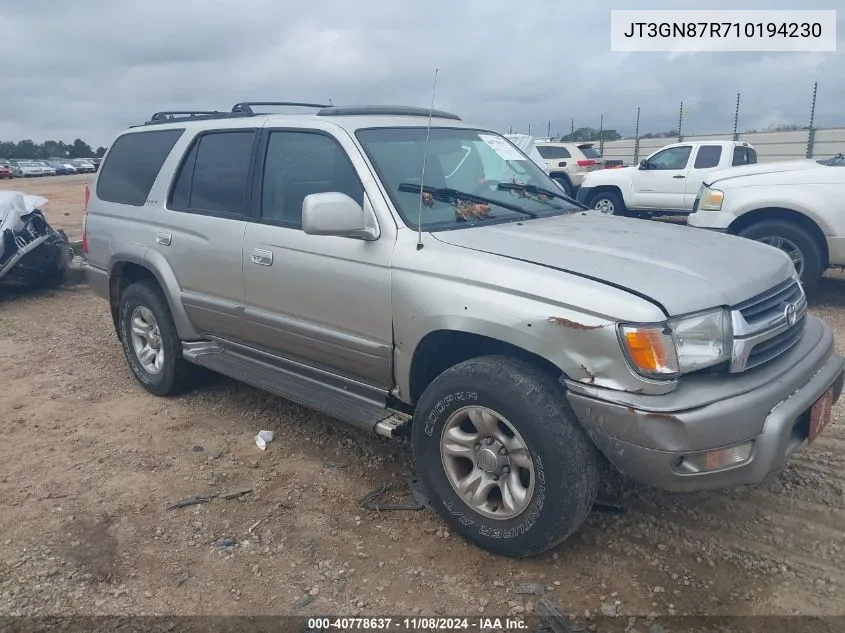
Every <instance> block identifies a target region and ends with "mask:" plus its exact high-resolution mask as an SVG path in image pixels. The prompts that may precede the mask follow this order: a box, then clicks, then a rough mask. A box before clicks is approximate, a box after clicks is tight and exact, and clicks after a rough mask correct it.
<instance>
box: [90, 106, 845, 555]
mask: <svg viewBox="0 0 845 633" xmlns="http://www.w3.org/2000/svg"><path fill="white" fill-rule="evenodd" d="M257 105H261V106H265V107H266V106H275V107H282V106H284V107H287V106H302V107H304V108H306V110H305V111H306V112H307V113H306V114H262V113H257V112H256V111H255V110H254V108H255V107H257ZM309 108H310V110H309ZM83 249H84V251H85V252H86V254H87V262H88V264H87V273H88V279H89V282H90V285H91V287H92V288H93V289H94V290H95V291H96V292H97V293H98V294H99V295H101V296H102V297H103V298H104V299H106V300H108V301H109V304H110V306H111V314H112V317H113V320H114V326H115V328H116V331H117V336H118V338H119V340H120V341H121V343H122V345H123V349H124V351H125V354H126V358H127V360H128V363H129V367H130V368H131V370H132V373H133V374H134V376H135V378H136V379H137V380H138V382H140V384H141V385H142V386H143V387H144V388H146V389H147V390H148V391H149V392H151V393H153V394H156V395H159V396H165V395H169V394H174V393H177V392H178V391H180V390H183V389H186V388H188V387H190V386H192V385H194V384H196V381H197V378H198V376H199V375H200V374H198V372H197V369H198V368H199V367H203V368H208V369H211V370H214V371H217V372H220V373H223V374H226V375H229V376H231V377H234V378H236V379H238V380H241V381H243V382H245V383H249V384H252V385H255V386H257V387H259V388H262V389H265V390H268V391H270V392H273V393H276V394H279V395H281V396H283V397H285V398H288V399H290V400H292V401H295V402H299V403H302V404H304V405H307V406H309V407H313V408H315V409H319V410H321V411H323V412H325V413H327V414H329V415H331V416H334V417H336V418H338V419H340V420H344V421H346V422H348V423H351V424H353V425H355V426H357V427H360V428H362V429H366V430H368V431H375V432H378V433H381V434H383V435H387V436H393V435H395V434H398V433H406V432H407V433H409V434H410V439H411V444H412V448H413V453H414V458H415V462H416V467H417V469H418V473H419V475H420V477H421V479H422V481H423V482H424V484H425V487H426V488H427V492H428V494H429V495H430V498H431V500H432V502H433V505H434V507H435V508H436V510H437V512H438V513H439V514H440V516H441V517H442V518H443V519H444V520H445V521H446V522H448V523H449V524H450V525H451V526H452V528H453V529H454V530H455V531H456V532H458V533H459V534H461V535H463V536H464V537H465V538H467V539H469V540H470V541H473V542H474V543H476V544H478V545H480V546H481V547H484V548H486V549H488V550H490V551H492V552H495V553H499V554H504V555H512V556H528V555H534V554H538V553H540V552H543V551H544V550H547V549H549V548H551V547H553V546H554V545H555V544H557V543H559V542H561V541H562V540H564V539H565V538H566V537H567V536H569V535H570V534H572V533H573V532H574V531H575V530H576V529H577V528H578V527H579V526H580V525H581V524H582V522H583V521H584V520H585V518H586V516H587V514H588V513H589V511H590V509H591V506H592V505H593V502H594V500H595V496H596V490H597V484H598V478H599V473H600V470H601V468H600V466H601V464H602V461H603V459H604V458H606V459H607V460H609V461H610V462H611V463H612V464H613V465H614V466H615V467H616V468H617V469H618V470H620V471H621V472H623V473H625V474H627V475H629V476H631V477H633V478H634V479H637V480H639V481H641V482H645V483H647V484H651V485H654V486H658V487H661V488H665V489H670V490H697V489H703V488H721V487H726V486H734V485H738V484H753V483H758V482H761V481H763V480H764V479H765V478H766V477H767V476H768V475H770V474H771V473H774V472H776V471H778V470H779V469H781V468H783V467H784V466H785V465H786V463H787V460H788V459H789V457H790V456H791V455H792V453H793V452H794V451H795V450H797V449H798V448H799V447H800V446H801V445H802V444H805V443H809V442H812V441H813V439H814V438H815V437H816V436H817V435H818V433H819V432H820V431H821V429H822V428H823V426H824V425H825V424H826V423H827V422H828V421H829V420H830V417H831V406H832V404H833V402H835V401H836V400H837V398H838V397H839V395H840V392H841V390H842V383H843V360H842V358H840V357H839V356H838V355H837V354H836V353H835V351H834V346H833V337H832V334H831V331H830V329H829V328H828V327H827V325H826V324H825V323H824V322H823V321H821V320H820V319H818V318H816V317H815V316H812V315H810V314H809V313H808V312H807V302H806V299H805V296H804V292H803V289H802V286H801V284H800V282H799V281H798V280H797V278H796V274H795V270H794V267H793V264H792V261H791V260H790V258H789V257H788V256H787V255H786V254H785V253H783V252H782V251H780V250H778V249H776V248H773V247H771V246H768V245H765V244H761V243H758V242H753V241H750V240H745V239H742V238H739V237H734V236H730V235H722V234H718V233H710V232H698V231H692V230H690V229H689V228H687V227H683V226H673V225H668V224H660V223H651V222H642V221H639V220H634V219H629V218H623V217H613V216H608V215H604V214H601V213H599V212H596V211H592V210H586V209H585V208H584V207H582V206H579V205H576V204H575V203H574V201H572V200H571V199H569V198H567V197H566V196H565V195H563V193H562V192H561V190H560V188H559V187H557V186H556V185H555V183H553V182H552V181H551V180H550V179H549V177H548V176H547V175H546V174H545V173H544V172H543V170H542V169H541V168H539V167H538V166H537V165H535V164H534V163H533V162H532V161H530V160H528V158H527V157H526V156H525V155H524V154H523V153H522V152H520V151H519V150H518V149H517V148H516V147H515V146H514V145H512V144H511V143H509V142H508V141H507V140H506V139H505V138H504V137H502V136H501V135H499V134H497V133H495V132H492V131H489V130H485V129H479V128H477V127H474V126H471V125H468V124H465V123H463V122H462V121H461V120H460V119H459V118H458V117H457V116H455V115H452V114H448V113H444V112H438V111H429V110H428V109H417V108H410V107H378V106H367V107H355V108H344V107H329V106H321V105H320V104H290V103H287V104H280V103H262V104H254V103H243V104H238V105H236V106H235V107H234V108H233V109H232V111H231V112H226V113H220V112H200V113H196V112H192V113H185V112H177V113H157V114H156V115H154V116H153V117H152V119H151V120H150V121H148V122H147V123H146V124H144V125H139V126H137V127H134V128H131V129H129V130H127V131H126V132H124V133H123V134H121V135H120V136H119V137H118V138H117V140H115V142H114V143H113V144H112V146H111V148H110V149H109V151H108V154H107V156H106V157H105V160H104V161H103V165H102V167H101V169H100V170H99V172H98V174H97V176H96V179H95V181H94V186H93V190H92V194H91V198H90V202H89V205H88V208H87V215H86V219H85V224H84V238H83Z"/></svg>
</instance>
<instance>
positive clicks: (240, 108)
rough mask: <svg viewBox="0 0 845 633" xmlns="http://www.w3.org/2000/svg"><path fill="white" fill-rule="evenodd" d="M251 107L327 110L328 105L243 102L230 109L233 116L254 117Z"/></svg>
mask: <svg viewBox="0 0 845 633" xmlns="http://www.w3.org/2000/svg"><path fill="white" fill-rule="evenodd" d="M252 106H287V107H294V108H328V107H331V106H330V105H326V104H325V103H299V102H296V101H243V102H241V103H236V104H235V105H234V107H233V108H232V113H233V114H238V113H241V112H243V113H244V114H246V115H247V116H254V115H255V111H254V110H253V109H252Z"/></svg>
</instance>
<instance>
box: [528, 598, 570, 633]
mask: <svg viewBox="0 0 845 633" xmlns="http://www.w3.org/2000/svg"><path fill="white" fill-rule="evenodd" d="M534 615H536V616H538V617H539V618H540V626H539V627H538V629H537V630H538V631H550V632H552V633H572V632H573V630H574V627H572V626H570V624H569V620H568V618H567V617H566V616H565V615H564V614H563V613H562V612H561V610H560V609H559V608H558V606H557V603H556V602H555V601H554V600H552V599H550V598H540V599H539V600H538V601H537V606H535V607H534Z"/></svg>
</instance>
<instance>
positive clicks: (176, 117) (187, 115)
mask: <svg viewBox="0 0 845 633" xmlns="http://www.w3.org/2000/svg"><path fill="white" fill-rule="evenodd" d="M240 116H245V115H244V114H243V113H239V114H233V113H232V112H219V111H217V110H168V111H165V112H156V113H155V114H153V116H151V117H150V120H149V121H145V122H144V125H159V124H162V123H178V122H181V121H203V120H207V119H229V118H232V117H240ZM132 127H138V126H137V125H133V126H132Z"/></svg>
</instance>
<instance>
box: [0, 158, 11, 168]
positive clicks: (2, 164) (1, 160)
mask: <svg viewBox="0 0 845 633" xmlns="http://www.w3.org/2000/svg"><path fill="white" fill-rule="evenodd" d="M11 166H12V163H10V162H9V161H8V160H6V159H5V158H0V167H11Z"/></svg>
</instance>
